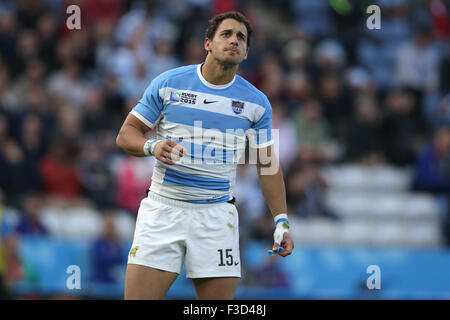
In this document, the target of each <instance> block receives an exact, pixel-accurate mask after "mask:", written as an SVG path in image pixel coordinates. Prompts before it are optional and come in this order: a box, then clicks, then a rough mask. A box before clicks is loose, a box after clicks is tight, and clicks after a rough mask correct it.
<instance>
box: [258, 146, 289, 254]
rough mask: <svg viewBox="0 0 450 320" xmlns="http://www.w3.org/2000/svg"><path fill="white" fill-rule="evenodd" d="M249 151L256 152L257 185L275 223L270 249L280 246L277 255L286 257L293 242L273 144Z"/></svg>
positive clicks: (281, 179) (284, 192) (284, 190)
mask: <svg viewBox="0 0 450 320" xmlns="http://www.w3.org/2000/svg"><path fill="white" fill-rule="evenodd" d="M251 152H255V153H256V159H257V162H256V168H257V172H258V178H259V185H260V188H261V192H262V194H263V196H264V199H265V200H266V203H267V205H268V206H269V209H270V211H271V213H272V216H273V218H274V222H275V224H276V227H275V233H274V246H273V248H272V250H273V251H274V252H277V249H278V248H279V247H280V246H281V247H282V248H283V250H282V251H281V252H280V253H279V255H281V256H282V257H286V256H288V255H290V254H291V253H292V250H293V249H294V242H293V241H292V238H291V237H290V235H289V232H288V231H289V222H288V221H287V218H288V217H287V205H286V189H285V185H284V179H283V173H282V171H281V167H280V164H279V161H278V158H277V157H276V155H275V153H274V151H273V145H271V146H268V147H265V148H259V149H253V150H252V151H251Z"/></svg>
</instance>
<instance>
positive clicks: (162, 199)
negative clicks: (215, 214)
mask: <svg viewBox="0 0 450 320" xmlns="http://www.w3.org/2000/svg"><path fill="white" fill-rule="evenodd" d="M147 197H148V198H150V199H153V200H155V201H159V202H161V203H164V204H166V205H169V206H175V207H180V208H191V209H192V208H208V207H214V206H218V205H221V204H223V203H231V204H234V202H235V199H234V198H233V199H231V200H230V201H226V202H215V203H192V202H186V201H180V200H175V199H170V198H166V197H163V196H160V195H159V194H157V193H155V192H153V191H150V190H148V191H147Z"/></svg>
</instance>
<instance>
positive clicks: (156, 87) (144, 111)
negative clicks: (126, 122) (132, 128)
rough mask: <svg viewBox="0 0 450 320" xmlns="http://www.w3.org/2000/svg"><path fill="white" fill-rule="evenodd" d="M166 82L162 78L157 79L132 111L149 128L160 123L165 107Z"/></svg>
mask: <svg viewBox="0 0 450 320" xmlns="http://www.w3.org/2000/svg"><path fill="white" fill-rule="evenodd" d="M163 83H164V82H163V81H162V79H161V78H160V77H156V78H155V79H153V81H152V82H151V83H150V85H149V86H148V87H147V89H146V90H145V92H144V95H143V96H142V98H141V100H139V102H138V103H137V105H136V106H135V107H134V108H133V109H132V110H131V112H130V113H131V114H132V115H134V116H135V117H137V118H138V119H139V120H141V121H142V122H143V123H145V124H146V125H147V126H148V127H149V128H153V127H154V126H155V125H156V123H157V122H158V120H159V118H160V116H161V114H162V110H163V106H164V99H163V97H164V95H163V93H164V89H165V87H164V86H163V85H164V84H163Z"/></svg>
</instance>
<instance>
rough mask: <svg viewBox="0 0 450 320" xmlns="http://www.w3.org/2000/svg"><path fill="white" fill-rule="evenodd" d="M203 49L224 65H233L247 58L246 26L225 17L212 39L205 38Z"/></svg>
mask: <svg viewBox="0 0 450 320" xmlns="http://www.w3.org/2000/svg"><path fill="white" fill-rule="evenodd" d="M205 49H206V50H207V51H209V52H210V53H211V54H212V55H213V56H214V57H215V58H216V59H217V60H218V61H219V62H221V63H223V64H224V65H228V66H234V65H238V64H240V63H241V62H242V61H243V60H244V59H247V54H248V48H247V28H246V27H245V24H243V23H241V22H239V21H237V20H234V19H225V20H223V21H222V23H221V24H220V25H219V27H218V28H217V30H216V34H215V35H214V38H213V39H206V40H205Z"/></svg>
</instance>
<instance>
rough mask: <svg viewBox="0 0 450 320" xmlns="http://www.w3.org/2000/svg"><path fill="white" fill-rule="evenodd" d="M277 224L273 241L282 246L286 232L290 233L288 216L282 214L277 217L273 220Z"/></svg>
mask: <svg viewBox="0 0 450 320" xmlns="http://www.w3.org/2000/svg"><path fill="white" fill-rule="evenodd" d="M273 220H274V222H275V225H276V226H275V232H274V234H273V240H274V241H275V243H278V244H281V241H283V235H284V233H285V232H289V220H288V216H287V214H285V213H281V214H278V215H276V216H275V217H274V218H273Z"/></svg>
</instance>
